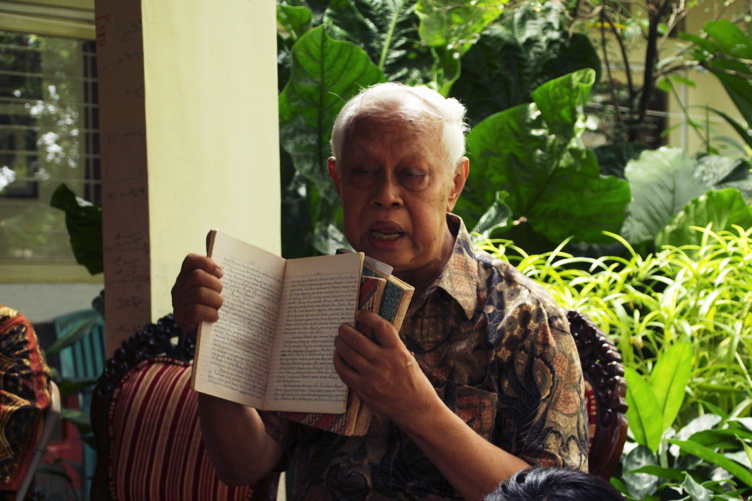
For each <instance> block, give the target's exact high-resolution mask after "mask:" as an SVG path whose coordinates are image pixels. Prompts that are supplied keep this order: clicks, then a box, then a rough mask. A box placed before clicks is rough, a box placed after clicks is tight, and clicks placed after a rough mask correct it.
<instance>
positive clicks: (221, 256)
mask: <svg viewBox="0 0 752 501" xmlns="http://www.w3.org/2000/svg"><path fill="white" fill-rule="evenodd" d="M211 257H212V259H214V261H215V262H216V263H217V264H218V265H219V266H221V267H222V269H223V270H224V275H223V277H222V298H223V299H224V304H223V305H222V307H221V308H220V310H219V320H218V321H217V322H216V323H214V324H210V323H204V324H203V325H202V326H201V331H200V335H199V341H198V343H199V344H198V346H197V350H196V362H195V366H194V371H195V376H194V389H195V390H196V391H200V392H203V393H209V394H211V395H215V396H218V397H222V398H226V399H228V400H233V401H235V402H239V403H242V404H244V405H248V406H251V407H257V408H260V407H261V406H262V405H263V400H264V394H265V391H266V384H267V381H266V380H267V376H268V374H269V371H270V368H271V353H272V345H273V343H274V332H275V329H276V323H277V312H278V308H279V302H280V296H281V293H282V283H283V278H282V277H283V275H284V268H285V260H284V259H282V258H281V257H278V256H275V255H274V254H271V253H269V252H266V251H264V250H262V249H260V248H258V247H255V246H252V245H250V244H247V243H245V242H242V241H240V240H237V239H235V238H232V237H230V236H228V235H225V234H223V233H221V232H217V234H216V236H215V239H214V246H213V249H212V253H211Z"/></svg>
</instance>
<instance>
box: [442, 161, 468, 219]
mask: <svg viewBox="0 0 752 501" xmlns="http://www.w3.org/2000/svg"><path fill="white" fill-rule="evenodd" d="M468 174H470V160H468V158H467V157H462V158H461V159H460V161H459V162H458V163H457V167H456V168H455V169H454V177H453V178H452V189H451V191H450V192H449V198H447V212H452V209H454V205H455V204H456V203H457V199H458V198H460V193H462V189H463V188H464V187H465V182H466V181H467V176H468Z"/></svg>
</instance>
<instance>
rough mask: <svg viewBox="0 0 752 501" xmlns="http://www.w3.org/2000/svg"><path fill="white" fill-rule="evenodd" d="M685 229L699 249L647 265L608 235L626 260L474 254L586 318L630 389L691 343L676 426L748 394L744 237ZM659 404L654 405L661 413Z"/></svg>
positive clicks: (750, 303)
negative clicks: (511, 268) (617, 356)
mask: <svg viewBox="0 0 752 501" xmlns="http://www.w3.org/2000/svg"><path fill="white" fill-rule="evenodd" d="M690 228H691V231H692V232H693V233H695V234H696V235H698V236H699V239H700V243H699V244H698V245H684V246H680V247H677V246H671V245H667V246H665V247H664V248H663V249H662V250H660V251H659V252H657V253H656V254H650V255H648V256H646V257H643V256H641V255H639V254H638V253H637V252H635V251H634V250H631V247H630V246H629V244H628V243H627V242H626V241H624V240H623V238H622V237H619V236H618V235H615V234H611V236H612V237H613V238H614V239H615V240H616V241H619V242H620V243H621V244H622V245H624V247H625V248H627V249H628V250H630V251H631V254H630V256H629V257H627V258H625V257H621V256H606V257H600V258H589V257H576V256H574V255H572V254H570V253H568V252H566V251H565V248H566V244H562V245H561V246H559V247H558V248H557V249H555V250H554V251H550V252H547V253H543V254H527V253H526V252H525V251H523V250H522V249H520V248H519V247H517V246H515V245H514V243H512V242H510V241H505V240H489V239H484V238H482V237H480V236H479V245H480V246H481V247H482V248H485V249H487V250H489V251H490V252H492V253H493V254H494V255H496V256H498V257H499V258H501V259H507V260H509V261H510V262H512V263H513V264H515V265H516V266H517V268H518V269H520V271H522V272H523V273H525V274H527V275H529V276H531V277H532V278H534V279H536V280H538V281H540V282H542V283H544V284H546V285H547V286H548V288H549V290H550V291H551V293H552V294H553V296H554V298H555V299H556V300H557V302H558V303H559V304H560V305H561V306H562V307H564V308H568V309H576V310H579V311H581V312H583V313H585V314H586V315H588V316H590V317H591V318H592V319H593V321H594V322H595V323H596V324H597V325H599V326H600V327H601V328H602V329H603V330H604V331H606V332H608V333H609V334H610V335H612V336H613V337H614V339H615V341H616V342H617V345H618V347H619V350H620V351H621V353H622V357H623V359H624V363H625V366H626V367H627V368H628V369H629V370H630V371H632V372H631V374H632V375H631V376H630V378H633V379H635V381H637V376H639V375H641V376H640V377H647V376H649V375H650V374H654V371H655V370H656V367H658V366H659V364H661V363H662V362H661V361H662V360H663V357H668V356H669V355H668V354H670V353H671V351H670V350H673V349H675V348H672V347H673V346H675V345H677V344H678V343H685V342H689V343H691V346H692V370H693V372H692V377H691V378H690V380H689V381H688V383H687V385H686V387H687V395H686V397H685V398H684V399H683V400H682V403H681V407H680V409H679V412H678V414H677V415H676V416H677V417H676V419H675V420H674V422H673V423H669V424H672V425H674V426H683V425H684V424H686V423H687V422H688V421H689V420H691V419H692V418H694V417H695V416H697V415H699V413H701V412H703V410H704V409H705V407H704V406H706V405H711V406H713V407H714V408H715V407H717V408H720V409H725V411H726V412H730V409H733V408H734V407H735V406H737V405H739V404H740V403H741V402H743V401H745V400H746V399H747V398H748V395H749V393H750V392H752V378H750V374H749V373H750V370H751V369H752V359H751V358H750V354H751V353H752V351H751V350H752V282H751V281H750V280H749V276H752V275H750V274H751V273H752V228H742V227H739V226H735V227H733V228H732V229H730V230H721V231H718V232H715V231H712V230H711V228H701V227H690ZM671 356H673V355H671ZM668 360H670V359H668ZM668 363H669V362H668V361H667V362H663V364H668ZM669 366H671V365H670V364H669ZM664 370H666V369H661V371H664ZM635 374H636V375H635ZM634 384H636V385H644V386H647V387H650V383H649V382H643V383H641V382H640V381H637V382H635V383H634ZM661 395H662V394H661V393H659V394H657V395H656V398H657V402H658V403H657V405H658V407H659V408H661V409H664V408H665V402H666V401H667V400H666V397H665V396H664V397H661ZM646 398H649V397H646ZM643 409H645V412H648V411H649V408H643ZM650 412H651V415H658V414H656V413H655V412H653V411H650ZM661 412H663V413H664V414H665V410H663V411H661ZM745 412H748V411H745ZM637 422H638V421H635V425H636V423H637ZM660 422H661V423H663V420H662V418H661V420H660ZM650 425H651V426H656V424H655V423H650ZM664 430H665V426H663V425H661V429H660V430H658V431H655V429H653V431H650V432H644V433H643V435H645V436H646V438H645V440H643V444H644V445H648V446H649V447H651V448H655V444H656V436H657V437H659V438H660V436H661V435H662V433H663V431H664ZM647 437H650V440H648V439H647Z"/></svg>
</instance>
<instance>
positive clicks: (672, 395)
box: [650, 341, 692, 433]
mask: <svg viewBox="0 0 752 501" xmlns="http://www.w3.org/2000/svg"><path fill="white" fill-rule="evenodd" d="M690 377H692V343H690V342H689V341H684V342H681V343H676V344H674V345H673V346H671V347H669V348H668V349H667V350H666V351H664V352H663V354H661V356H660V357H659V358H658V362H657V363H656V364H655V367H654V368H653V373H652V374H651V375H650V388H651V389H652V390H653V394H654V395H655V398H656V400H657V401H658V405H659V406H660V408H661V414H662V415H663V423H662V428H661V433H663V431H664V430H665V429H667V428H668V427H669V426H671V424H672V423H673V422H674V419H676V415H677V414H678V413H679V409H681V404H682V402H683V401H684V395H686V387H687V383H688V382H689V379H690Z"/></svg>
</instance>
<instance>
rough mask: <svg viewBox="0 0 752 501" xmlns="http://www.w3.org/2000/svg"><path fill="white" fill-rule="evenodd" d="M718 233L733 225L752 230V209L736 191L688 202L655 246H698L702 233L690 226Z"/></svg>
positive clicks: (708, 194)
mask: <svg viewBox="0 0 752 501" xmlns="http://www.w3.org/2000/svg"><path fill="white" fill-rule="evenodd" d="M708 225H710V226H711V230H712V231H714V232H719V231H722V230H730V229H732V225H739V226H741V227H742V228H749V227H752V207H750V206H749V205H747V203H746V202H745V201H744V198H743V197H742V195H741V193H740V192H739V190H737V189H735V188H726V189H725V190H719V191H709V192H707V193H706V194H704V195H701V196H699V197H697V198H695V199H692V200H690V201H689V202H688V203H687V205H685V206H684V208H683V209H682V210H681V211H680V212H679V213H677V214H676V215H675V216H674V217H673V218H671V221H669V223H668V224H667V225H666V227H664V228H663V229H662V230H661V231H660V233H658V235H657V236H656V237H655V245H656V247H657V248H661V246H663V245H674V246H680V245H687V244H695V245H700V243H701V241H702V233H700V232H698V231H697V230H693V229H692V227H693V226H699V227H701V228H705V227H707V226H708Z"/></svg>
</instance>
